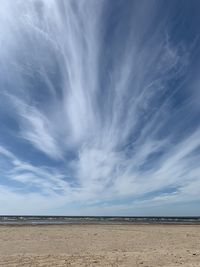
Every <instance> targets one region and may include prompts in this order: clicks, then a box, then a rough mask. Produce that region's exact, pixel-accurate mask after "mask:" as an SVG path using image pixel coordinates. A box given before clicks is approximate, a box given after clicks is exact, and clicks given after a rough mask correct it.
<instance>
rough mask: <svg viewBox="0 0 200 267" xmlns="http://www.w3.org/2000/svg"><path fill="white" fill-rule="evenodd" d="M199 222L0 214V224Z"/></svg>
mask: <svg viewBox="0 0 200 267" xmlns="http://www.w3.org/2000/svg"><path fill="white" fill-rule="evenodd" d="M23 224H28V225H41V224H43V225H49V224H55V225H56V224H199V225H200V217H119V216H116V217H108V216H0V225H23Z"/></svg>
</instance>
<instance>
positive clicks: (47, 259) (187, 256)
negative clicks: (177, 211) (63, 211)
mask: <svg viewBox="0 0 200 267" xmlns="http://www.w3.org/2000/svg"><path fill="white" fill-rule="evenodd" d="M0 266H2V267H4V266H5V267H6V266H19V267H23V266H131V267H134V266H138V267H147V266H148V267H150V266H153V267H157V266H172V267H175V266H185V267H190V266H200V226H198V225H197V226H195V225H194V226H186V225H185V226H184V225H61V226H58V225H52V226H0Z"/></svg>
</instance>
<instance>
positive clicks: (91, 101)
mask: <svg viewBox="0 0 200 267" xmlns="http://www.w3.org/2000/svg"><path fill="white" fill-rule="evenodd" d="M11 6H12V9H11ZM165 6H166V7H167V8H168V9H169V10H171V12H172V9H173V8H172V7H170V6H168V4H167V3H160V4H159V3H157V2H156V1H155V2H153V1H152V2H148V3H147V1H140V2H138V1H132V3H129V1H127V3H123V4H122V2H120V1H116V2H115V3H114V1H111V2H110V3H109V2H107V1H103V0H102V1H90V0H89V1H88V0H87V1H86V0H82V1H70V0H69V1H58V2H57V1H53V0H52V1H44V0H40V1H39V0H38V1H36V0H29V1H26V3H24V1H21V0H19V1H17V2H16V3H15V4H14V5H13V3H12V1H11V0H10V1H6V2H5V1H2V3H1V7H2V9H1V11H0V12H1V13H0V14H1V18H0V22H2V23H1V26H0V31H1V32H2V35H1V37H0V41H1V44H2V43H4V44H6V46H5V45H3V48H2V50H1V52H0V62H2V63H3V67H2V69H1V71H0V82H1V85H2V92H1V100H0V101H1V102H0V103H1V106H2V107H3V108H2V110H4V112H3V113H2V114H3V116H5V117H6V116H8V117H9V118H12V120H13V121H15V123H16V124H17V126H18V127H16V129H15V137H13V136H10V137H9V138H10V142H11V141H12V142H13V143H18V142H19V140H20V142H22V143H23V144H24V145H25V144H26V149H28V150H30V154H31V155H32V152H31V151H34V153H36V154H34V153H33V154H34V155H38V156H39V157H40V159H41V158H44V161H43V162H44V163H43V164H41V162H39V160H38V161H37V158H36V156H34V157H35V158H34V160H33V159H32V156H30V158H27V159H26V160H25V159H22V155H20V153H18V152H17V151H16V150H15V149H14V148H13V153H11V151H12V149H11V151H9V150H6V148H5V146H2V148H0V154H1V158H0V166H2V167H1V172H2V174H3V176H4V177H5V179H8V180H9V181H13V186H12V182H9V185H5V186H6V188H7V189H6V190H8V191H9V190H11V191H9V194H14V196H15V197H16V194H17V196H19V199H21V194H22V195H23V193H19V191H16V190H15V189H16V188H17V186H18V185H19V184H17V185H16V184H15V185H14V182H15V183H20V184H21V188H23V190H25V193H26V194H28V192H29V191H30V192H31V194H33V195H34V197H38V198H40V196H41V198H43V197H45V196H44V195H45V194H46V196H49V198H52V199H54V203H55V204H54V205H53V207H52V210H53V209H54V210H55V209H56V207H58V208H59V207H60V206H65V205H66V206H68V205H69V206H70V205H71V207H72V206H73V205H75V204H76V205H77V203H78V202H80V203H83V206H85V210H86V211H87V210H88V211H89V209H90V208H91V209H92V207H91V206H93V205H94V206H95V208H97V209H98V207H99V209H101V208H103V210H105V211H106V209H107V208H106V207H105V205H108V209H109V210H110V208H109V207H113V206H115V207H116V208H114V210H117V207H118V208H119V210H121V209H122V208H123V207H124V209H125V210H127V209H129V210H131V209H132V208H134V207H135V208H137V207H139V206H143V207H145V206H146V205H147V204H148V203H151V205H152V206H155V205H157V204H158V203H160V204H161V203H163V204H165V203H176V202H181V200H182V201H195V200H196V201H199V198H198V194H199V191H198V190H197V189H196V190H195V188H198V185H199V173H200V172H199V171H200V170H199V167H198V162H199V157H200V155H199V146H200V143H199V137H200V132H199V131H200V130H199V127H200V125H199V120H198V116H199V110H198V109H194V108H193V102H194V97H193V95H194V91H195V90H193V91H192V92H191V93H190V87H189V85H190V83H189V82H188V81H189V80H190V79H191V77H190V70H191V69H192V68H194V66H193V51H192V49H191V47H192V45H193V44H194V43H195V42H197V41H196V39H195V38H196V37H195V36H194V37H195V38H193V39H192V38H191V39H190V40H189V44H188V40H186V39H187V38H186V36H185V34H184V32H182V36H183V37H180V38H179V39H178V38H177V39H176V38H175V37H174V33H173V31H175V30H176V29H175V28H176V27H175V24H174V22H173V19H172V18H173V14H172V15H170V12H169V13H168V12H166V13H165V12H164V9H165ZM170 8H172V9H170ZM173 12H175V11H173ZM173 12H172V13H173ZM176 12H178V11H176ZM184 12H186V13H187V11H186V10H184ZM11 17H12V19H11ZM193 34H194V35H195V32H194V33H193ZM177 36H178V34H177ZM188 84H189V85H188ZM193 84H194V83H193ZM195 95H196V94H195ZM5 114H6V115H5ZM0 122H1V120H0ZM4 127H5V129H12V126H10V125H9V124H8V123H7V124H6V123H5V126H4ZM4 139H5V137H4ZM4 139H2V140H4ZM11 139H12V140H11ZM7 143H9V140H8V141H7ZM23 149H25V148H23ZM23 149H22V150H23ZM37 153H38V154H37ZM22 154H23V151H22ZM1 162H2V164H1ZM8 165H9V166H10V169H9V171H7V170H6V169H5V167H4V166H8ZM4 183H5V184H6V182H5V181H4ZM13 190H14V191H13ZM13 192H14V193H13ZM33 192H34V193H33ZM11 199H12V198H11ZM56 199H58V202H57V204H56ZM122 202H123V203H124V204H120V203H122ZM34 203H35V202H34ZM45 203H46V200H45ZM51 203H52V202H51ZM69 203H70V204H69ZM80 203H79V204H80ZM113 203H114V204H113ZM148 205H150V204H148ZM69 206H68V207H69ZM48 207H50V205H49V206H48ZM87 207H89V208H88V209H87ZM126 207H127V208H126ZM128 207H129V208H128ZM44 209H45V208H44ZM62 212H63V211H62ZM77 212H78V208H77ZM116 212H117V211H116ZM120 212H121V211H120Z"/></svg>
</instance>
